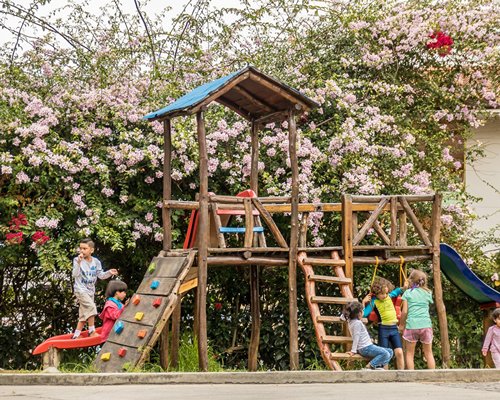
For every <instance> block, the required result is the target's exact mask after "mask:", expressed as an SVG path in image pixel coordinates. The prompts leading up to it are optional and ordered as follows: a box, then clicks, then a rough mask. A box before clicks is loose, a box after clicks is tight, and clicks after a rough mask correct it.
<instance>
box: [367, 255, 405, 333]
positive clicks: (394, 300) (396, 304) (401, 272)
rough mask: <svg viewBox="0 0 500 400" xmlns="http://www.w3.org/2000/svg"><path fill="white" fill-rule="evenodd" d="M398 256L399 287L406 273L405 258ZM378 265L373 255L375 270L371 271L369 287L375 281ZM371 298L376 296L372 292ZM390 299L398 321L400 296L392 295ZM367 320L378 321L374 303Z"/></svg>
mask: <svg viewBox="0 0 500 400" xmlns="http://www.w3.org/2000/svg"><path fill="white" fill-rule="evenodd" d="M399 258H400V260H401V262H400V263H399V286H400V287H401V286H403V278H404V280H405V281H406V280H407V279H408V278H407V273H406V266H405V268H404V269H403V265H405V259H404V257H403V256H399ZM378 265H379V260H378V257H376V256H375V270H374V271H373V276H372V281H371V283H370V288H371V287H372V285H373V282H374V281H375V277H376V275H377V268H378ZM372 298H376V296H375V295H374V294H372ZM391 300H392V303H393V304H394V308H395V309H396V317H397V318H398V322H399V320H400V318H401V302H402V299H401V296H397V297H393V298H392V299H391ZM368 321H371V322H374V323H378V322H380V314H379V313H378V311H377V308H376V307H375V303H374V304H373V310H372V312H371V313H370V315H369V316H368Z"/></svg>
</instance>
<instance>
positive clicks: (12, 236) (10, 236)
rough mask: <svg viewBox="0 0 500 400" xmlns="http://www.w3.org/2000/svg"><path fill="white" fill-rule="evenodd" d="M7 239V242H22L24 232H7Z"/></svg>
mask: <svg viewBox="0 0 500 400" xmlns="http://www.w3.org/2000/svg"><path fill="white" fill-rule="evenodd" d="M5 239H6V242H7V244H21V243H22V241H23V233H22V232H17V233H7V235H5Z"/></svg>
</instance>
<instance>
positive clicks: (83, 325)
mask: <svg viewBox="0 0 500 400" xmlns="http://www.w3.org/2000/svg"><path fill="white" fill-rule="evenodd" d="M84 327H85V321H78V324H76V330H78V331H81V330H82V329H83V328H84Z"/></svg>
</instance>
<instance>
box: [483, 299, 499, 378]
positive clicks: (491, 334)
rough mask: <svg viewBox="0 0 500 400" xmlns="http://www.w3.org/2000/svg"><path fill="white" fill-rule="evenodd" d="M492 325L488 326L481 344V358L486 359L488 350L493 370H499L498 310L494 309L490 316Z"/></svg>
mask: <svg viewBox="0 0 500 400" xmlns="http://www.w3.org/2000/svg"><path fill="white" fill-rule="evenodd" d="M492 317H493V322H494V323H495V324H494V325H492V326H490V327H489V329H488V332H487V333H486V337H485V338H484V343H483V350H482V351H483V356H485V357H486V355H487V354H488V350H490V352H491V358H493V363H494V364H495V368H497V369H500V308H496V309H495V310H494V311H493V314H492Z"/></svg>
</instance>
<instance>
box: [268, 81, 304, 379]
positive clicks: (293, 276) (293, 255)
mask: <svg viewBox="0 0 500 400" xmlns="http://www.w3.org/2000/svg"><path fill="white" fill-rule="evenodd" d="M264 82H265V81H264V80H262V81H261V83H264ZM281 92H282V93H281V94H282V95H283V94H284V93H283V92H284V91H281ZM295 102H297V101H295ZM289 112H290V115H289V117H288V143H289V153H290V168H291V170H292V190H291V197H292V204H291V206H292V212H291V215H290V253H289V264H288V297H289V314H290V317H289V318H290V369H291V370H292V371H293V370H298V369H299V324H298V315H297V314H298V311H297V255H298V240H299V163H298V160H297V126H296V122H295V110H294V109H293V108H290V110H289Z"/></svg>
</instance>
